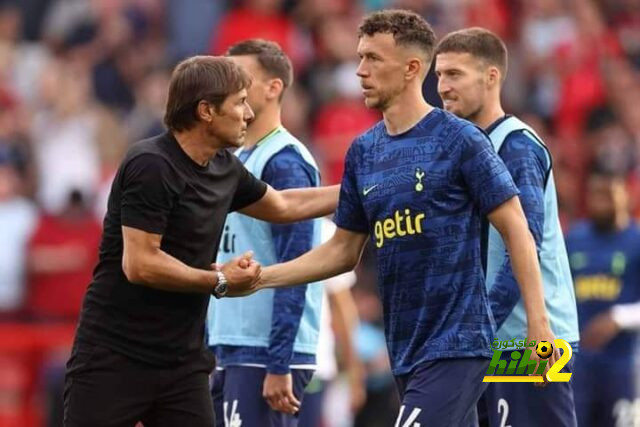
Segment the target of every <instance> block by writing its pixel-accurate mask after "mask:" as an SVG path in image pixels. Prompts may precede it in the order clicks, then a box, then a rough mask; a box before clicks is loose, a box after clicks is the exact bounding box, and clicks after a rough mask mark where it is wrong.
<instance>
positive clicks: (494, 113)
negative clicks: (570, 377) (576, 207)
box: [435, 28, 579, 427]
mask: <svg viewBox="0 0 640 427" xmlns="http://www.w3.org/2000/svg"><path fill="white" fill-rule="evenodd" d="M435 71H436V74H437V76H438V93H439V94H440V97H441V98H442V101H443V104H444V108H445V109H446V110H447V111H449V112H451V113H453V114H455V115H457V116H458V117H462V118H464V119H467V120H469V121H471V122H472V123H474V124H476V125H477V126H479V127H480V128H482V129H484V130H485V131H486V132H487V134H488V135H489V138H490V139H491V143H492V144H493V147H494V148H495V150H496V152H497V153H498V155H499V156H500V157H501V158H502V160H503V161H504V163H505V165H506V166H507V169H508V170H509V173H510V174H511V176H512V177H513V180H514V182H515V183H516V185H517V187H518V189H519V190H520V202H521V203H522V208H523V210H524V213H525V216H526V217H527V222H528V225H529V230H530V231H531V234H532V235H533V237H534V239H535V242H536V249H537V252H538V259H539V260H540V268H541V270H542V282H543V284H544V294H545V304H546V307H547V310H548V312H549V320H550V323H551V329H552V330H553V333H554V335H555V336H556V337H558V338H562V339H564V340H566V341H567V342H568V343H569V344H570V345H571V346H572V348H574V349H575V348H577V346H576V345H577V343H578V340H579V335H578V319H577V313H576V300H575V295H574V292H573V282H572V280H571V272H570V269H569V260H568V258H567V250H566V248H565V243H564V238H563V235H562V229H561V228H560V221H559V219H558V202H557V197H556V188H555V183H554V180H553V172H552V169H551V164H552V162H551V154H550V153H549V150H548V149H547V147H546V146H545V144H544V142H543V141H542V140H541V139H540V137H538V135H537V134H536V133H535V131H534V130H533V129H531V128H530V127H529V126H528V125H527V124H526V123H524V122H522V121H521V120H520V119H518V118H517V117H515V116H513V115H510V114H505V112H504V110H503V109H502V105H501V102H500V91H501V88H502V85H503V83H504V80H505V78H506V76H507V49H506V47H505V45H504V43H503V42H502V40H500V38H498V36H496V35H495V34H493V33H492V32H490V31H489V30H486V29H483V28H468V29H463V30H460V31H455V32H452V33H449V34H447V35H446V36H445V37H444V38H443V39H442V40H441V41H440V43H439V44H438V46H437V47H436V64H435ZM487 247H488V253H487V260H486V263H487V264H486V274H487V276H486V284H487V289H488V292H489V301H490V304H491V311H492V312H493V316H494V318H495V320H496V324H497V326H498V331H497V333H496V338H497V339H499V340H500V341H509V340H512V339H513V338H516V339H522V338H526V337H527V335H526V334H527V316H526V312H525V309H524V304H523V301H522V299H521V298H520V290H519V288H518V284H517V282H516V278H515V277H514V272H513V269H512V266H511V263H510V262H509V257H508V256H507V253H506V251H505V245H504V242H503V240H502V238H501V236H500V234H499V232H498V231H497V230H496V229H495V228H494V227H493V226H490V227H489V231H488V244H487ZM515 350H516V349H514V351H515ZM510 357H511V352H510V351H507V352H506V355H504V356H503V358H506V360H511V359H510ZM572 364H573V362H572V361H570V362H569V364H568V365H567V366H566V367H565V371H566V372H571V367H572ZM484 400H485V401H486V404H487V407H486V411H487V415H488V421H489V425H490V426H496V427H498V426H500V425H505V424H504V423H505V422H506V423H507V424H513V425H515V426H540V425H544V424H545V423H549V424H550V425H557V426H575V425H576V416H575V407H574V406H575V405H574V401H573V390H572V386H571V382H559V383H555V384H549V385H548V386H547V387H545V389H544V390H536V389H534V387H532V386H531V384H525V383H491V384H489V386H488V387H487V391H486V392H485V399H484ZM532 405H533V406H532ZM532 407H535V408H536V410H532V409H528V408H532ZM480 409H481V412H482V409H483V408H480ZM507 414H508V415H507Z"/></svg>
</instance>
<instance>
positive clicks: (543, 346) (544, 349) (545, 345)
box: [536, 341, 553, 359]
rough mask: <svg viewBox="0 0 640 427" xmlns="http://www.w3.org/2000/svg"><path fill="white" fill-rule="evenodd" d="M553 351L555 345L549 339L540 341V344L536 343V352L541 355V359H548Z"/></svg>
mask: <svg viewBox="0 0 640 427" xmlns="http://www.w3.org/2000/svg"><path fill="white" fill-rule="evenodd" d="M552 353H553V345H552V344H551V343H550V342H549V341H540V342H539V343H538V345H536V354H537V355H538V356H540V358H541V359H548V358H549V357H551V354H552Z"/></svg>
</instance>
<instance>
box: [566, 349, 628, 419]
mask: <svg viewBox="0 0 640 427" xmlns="http://www.w3.org/2000/svg"><path fill="white" fill-rule="evenodd" d="M575 358H576V363H575V373H574V374H573V377H572V378H571V381H572V382H573V386H574V389H575V395H576V413H577V415H578V421H579V423H578V425H580V427H583V426H584V427H609V426H611V427H615V426H627V425H633V418H634V416H635V411H636V410H637V409H636V406H634V398H635V395H636V394H635V387H634V381H635V375H634V369H633V359H632V358H631V357H621V358H615V357H611V356H610V355H604V356H603V355H593V354H588V353H586V352H584V353H583V352H581V353H580V354H577V355H576V357H575ZM637 407H638V408H640V404H638V406H637Z"/></svg>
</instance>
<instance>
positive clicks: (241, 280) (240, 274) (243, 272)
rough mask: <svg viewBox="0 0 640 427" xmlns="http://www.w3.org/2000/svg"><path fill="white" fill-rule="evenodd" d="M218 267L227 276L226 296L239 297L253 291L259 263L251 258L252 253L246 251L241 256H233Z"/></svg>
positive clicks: (258, 277) (258, 276)
mask: <svg viewBox="0 0 640 427" xmlns="http://www.w3.org/2000/svg"><path fill="white" fill-rule="evenodd" d="M213 267H214V268H216V267H219V270H220V271H222V272H223V273H224V276H225V277H226V278H227V283H228V290H227V296H228V297H239V296H245V295H249V294H252V293H253V292H255V291H256V290H257V289H256V285H257V283H258V280H259V279H260V272H261V267H260V264H259V263H258V262H257V261H256V260H254V259H253V253H252V252H247V253H245V254H244V255H243V256H241V257H236V258H233V259H232V260H231V261H229V262H227V263H225V264H223V265H222V266H217V265H214V266H213Z"/></svg>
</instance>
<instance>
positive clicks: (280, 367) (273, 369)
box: [267, 363, 291, 375]
mask: <svg viewBox="0 0 640 427" xmlns="http://www.w3.org/2000/svg"><path fill="white" fill-rule="evenodd" d="M267 372H268V373H269V374H274V375H286V374H288V373H290V372H291V370H290V369H289V365H284V364H279V363H270V364H268V365H267Z"/></svg>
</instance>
